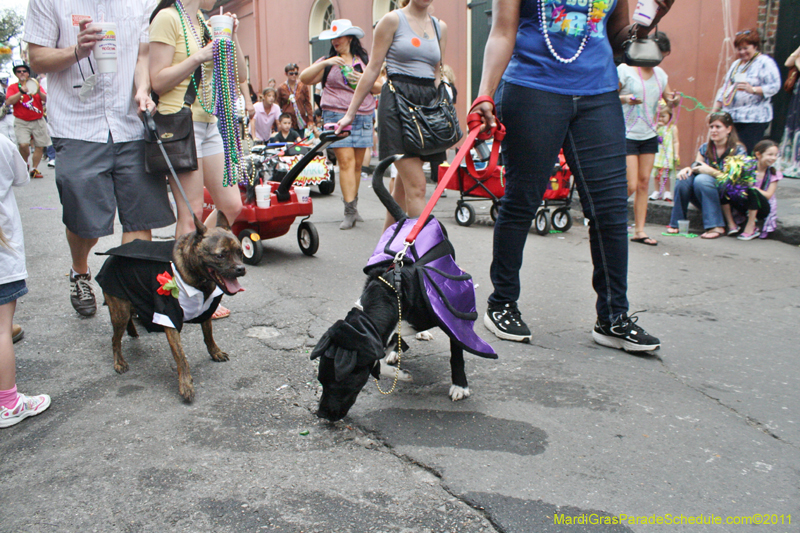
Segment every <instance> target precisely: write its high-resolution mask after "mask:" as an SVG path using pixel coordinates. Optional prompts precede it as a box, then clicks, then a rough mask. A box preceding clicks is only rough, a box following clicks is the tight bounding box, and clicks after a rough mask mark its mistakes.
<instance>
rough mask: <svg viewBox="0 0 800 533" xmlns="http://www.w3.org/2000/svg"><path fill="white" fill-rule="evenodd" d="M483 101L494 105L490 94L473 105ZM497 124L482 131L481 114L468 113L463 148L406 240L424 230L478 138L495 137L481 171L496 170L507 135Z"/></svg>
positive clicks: (412, 238)
mask: <svg viewBox="0 0 800 533" xmlns="http://www.w3.org/2000/svg"><path fill="white" fill-rule="evenodd" d="M482 101H490V102H492V105H494V102H493V101H492V99H491V98H489V97H488V96H481V97H479V98H478V99H476V100H475V103H473V105H472V107H475V105H476V104H478V103H480V102H482ZM495 124H496V126H495V127H494V128H492V129H489V130H487V131H484V132H481V126H482V125H483V121H482V120H481V116H480V115H479V114H478V113H470V114H469V115H467V127H468V128H469V134H468V135H467V139H466V140H465V141H464V144H462V145H461V148H459V150H458V152H457V153H456V157H455V158H454V159H453V161H452V162H451V163H450V167H449V168H448V169H447V172H445V173H444V176H443V177H442V179H440V180H439V185H437V186H436V189H435V190H434V191H433V194H431V198H430V200H428V203H427V204H426V205H425V209H424V210H423V211H422V214H420V215H419V219H418V220H417V223H416V224H414V227H413V228H411V231H410V232H409V234H408V235H406V239H405V240H406V242H414V240H416V238H417V235H419V232H420V231H422V228H423V227H424V226H425V222H427V220H428V217H430V216H431V212H432V211H433V207H434V206H435V205H436V202H438V201H439V198H440V197H441V196H442V192H444V190H445V188H447V185H448V184H449V183H450V181H451V180H452V179H453V176H455V174H456V171H457V170H458V165H460V164H461V161H462V160H463V159H464V158H465V157H466V156H467V155H468V154H469V151H470V150H471V149H472V147H473V146H474V145H475V140H476V139H478V138H481V139H488V138H490V137H491V138H494V145H493V146H492V155H491V157H490V158H489V164H488V165H487V166H486V168H485V169H484V170H483V171H482V172H481V174H486V173H487V171H490V172H489V173H488V175H491V172H494V169H495V168H497V155H498V153H499V151H500V141H501V140H502V139H503V138H504V137H505V136H506V129H505V128H504V127H503V125H502V124H500V121H499V120H496V119H495ZM471 161H472V157H471V156H470V158H469V159H467V165H468V166H469V164H470V162H471ZM473 168H474V164H473ZM476 173H477V171H476ZM374 187H375V185H374V184H373V188H374Z"/></svg>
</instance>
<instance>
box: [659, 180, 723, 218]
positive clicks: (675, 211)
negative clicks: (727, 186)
mask: <svg viewBox="0 0 800 533" xmlns="http://www.w3.org/2000/svg"><path fill="white" fill-rule="evenodd" d="M672 194H673V195H674V196H673V199H672V201H673V204H672V216H670V218H669V227H671V228H677V227H678V221H679V220H686V212H687V210H688V209H689V202H692V203H693V204H694V205H695V207H697V208H698V209H700V210H701V211H702V212H703V227H704V228H705V229H707V230H709V229H711V228H721V227H725V219H724V218H723V217H722V207H720V204H719V191H717V180H715V179H714V178H712V177H711V176H709V175H708V174H692V175H690V176H689V177H688V178H686V179H685V180H681V179H677V180H675V187H674V188H673V191H672Z"/></svg>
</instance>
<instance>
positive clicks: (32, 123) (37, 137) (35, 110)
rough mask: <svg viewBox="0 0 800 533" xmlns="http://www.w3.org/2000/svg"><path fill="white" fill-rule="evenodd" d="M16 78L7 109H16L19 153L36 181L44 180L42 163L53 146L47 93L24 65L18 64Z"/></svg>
mask: <svg viewBox="0 0 800 533" xmlns="http://www.w3.org/2000/svg"><path fill="white" fill-rule="evenodd" d="M14 76H16V77H17V83H12V84H11V85H10V86H9V87H8V90H7V91H6V105H7V106H9V107H12V108H13V109H14V134H15V135H16V136H17V143H18V146H19V153H20V155H21V156H22V159H24V160H25V163H29V160H30V166H28V172H29V173H30V175H31V177H32V178H43V177H44V176H43V175H42V173H41V172H39V168H38V167H39V163H40V162H41V161H42V153H43V151H44V147H45V146H50V144H51V142H52V141H51V140H50V135H48V133H47V122H45V120H44V104H45V102H47V93H45V92H44V89H42V87H41V86H40V85H39V83H38V82H36V80H33V82H31V83H29V80H31V69H30V67H29V66H28V65H27V64H25V63H24V62H22V61H17V62H15V63H14ZM31 141H33V145H34V149H33V157H31Z"/></svg>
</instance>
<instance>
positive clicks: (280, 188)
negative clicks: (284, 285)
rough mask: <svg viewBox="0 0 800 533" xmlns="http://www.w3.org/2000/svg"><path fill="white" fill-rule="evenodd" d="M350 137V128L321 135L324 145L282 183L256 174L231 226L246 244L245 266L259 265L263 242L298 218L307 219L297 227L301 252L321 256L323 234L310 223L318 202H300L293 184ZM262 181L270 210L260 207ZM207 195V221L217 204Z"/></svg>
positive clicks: (262, 171) (262, 173)
mask: <svg viewBox="0 0 800 533" xmlns="http://www.w3.org/2000/svg"><path fill="white" fill-rule="evenodd" d="M334 126H335V124H334ZM348 135H350V130H349V128H347V129H345V130H344V131H342V132H341V133H340V134H339V135H336V134H334V133H333V132H332V131H325V132H323V133H322V134H321V135H320V143H319V144H317V145H316V146H314V147H313V148H312V149H311V150H309V151H308V152H307V153H306V154H305V155H304V156H303V157H302V158H301V159H300V160H299V161H297V162H296V164H295V165H294V166H293V167H292V168H291V169H290V170H289V172H287V173H286V175H285V176H283V177H282V178H281V180H280V182H278V181H270V180H269V178H270V177H271V175H270V172H271V170H269V169H260V170H258V171H256V183H254V184H252V185H248V186H247V187H245V188H243V189H242V191H241V194H242V204H243V206H242V211H241V213H239V216H238V217H236V220H234V221H233V222H232V223H231V231H233V234H234V235H236V236H237V237H239V240H240V241H242V252H243V255H244V258H243V259H244V262H245V263H247V264H249V265H257V264H258V263H259V262H260V261H261V259H262V257H263V256H264V245H263V244H262V241H263V240H264V239H273V238H275V237H280V236H281V235H285V234H286V233H288V232H289V229H290V228H291V227H292V224H294V221H295V219H296V218H297V217H305V218H303V220H302V221H301V222H300V225H299V226H298V227H297V244H298V245H299V246H300V250H301V251H302V252H303V253H304V254H305V255H309V256H311V255H314V254H315V253H317V250H318V249H319V234H318V233H317V229H316V228H315V227H314V224H313V223H311V222H309V220H308V219H309V217H310V216H311V215H312V214H313V213H314V203H313V202H312V201H311V198H310V197H309V198H307V199H306V201H300V200H299V199H298V197H297V193H296V192H295V188H294V186H293V183H294V181H295V178H297V177H298V176H299V175H300V173H301V172H303V169H305V168H306V166H308V164H309V163H311V162H312V161H314V160H315V159H316V158H317V156H318V155H319V154H321V153H323V151H324V150H325V149H326V148H327V147H328V146H330V145H331V144H332V143H334V142H336V141H338V140H339V139H342V138H344V137H346V136H348ZM273 169H274V168H273ZM259 182H261V183H263V184H264V185H268V186H269V187H270V188H271V191H272V192H271V194H270V202H269V207H258V205H257V202H256V200H255V193H254V187H255V185H256V184H258V183H259ZM203 194H204V196H203V219H205V218H206V217H208V215H209V214H210V213H211V211H213V210H214V201H213V200H212V199H211V195H210V194H209V192H208V190H204V193H203Z"/></svg>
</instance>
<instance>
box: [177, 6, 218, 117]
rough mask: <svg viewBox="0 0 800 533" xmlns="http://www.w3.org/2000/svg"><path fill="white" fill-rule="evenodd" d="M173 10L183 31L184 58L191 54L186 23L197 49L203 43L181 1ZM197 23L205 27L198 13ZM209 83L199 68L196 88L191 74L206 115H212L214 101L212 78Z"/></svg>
mask: <svg viewBox="0 0 800 533" xmlns="http://www.w3.org/2000/svg"><path fill="white" fill-rule="evenodd" d="M175 9H177V10H178V15H179V18H180V20H181V29H183V41H184V44H186V57H189V56H190V55H191V54H190V53H189V35H188V33H187V31H186V23H187V22H188V23H189V27H190V28H191V30H192V36H193V37H194V42H195V43H196V44H197V48H198V49H200V48H203V46H204V42H203V39H202V38H201V37H200V36H198V35H197V30H195V28H194V24H192V22H191V18H189V15H188V13H186V8H185V7H183V3H182V2H181V0H175ZM197 22H198V23H200V25H201V27H204V26H205V22H204V21H203V19H202V18H201V17H200V14H199V13H198V14H197ZM203 35H204V36H205V31H204V32H203ZM211 81H212V83H210V84H207V83H206V73H205V68H203V67H201V68H200V87H198V86H197V80H195V76H194V72H193V73H192V76H191V83H192V85H194V89H195V92H196V93H197V96H198V97H199V100H200V107H202V108H203V110H204V111H205V112H206V113H208V114H209V115H211V114H213V112H214V100H215V94H214V93H215V89H216V85H215V84H214V83H213V78H212V80H211ZM209 85H210V90H211V94H210V95H209V94H208V91H209ZM201 89H202V90H201Z"/></svg>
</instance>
